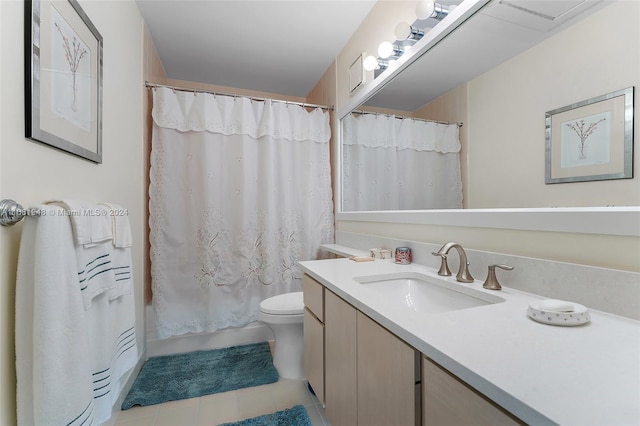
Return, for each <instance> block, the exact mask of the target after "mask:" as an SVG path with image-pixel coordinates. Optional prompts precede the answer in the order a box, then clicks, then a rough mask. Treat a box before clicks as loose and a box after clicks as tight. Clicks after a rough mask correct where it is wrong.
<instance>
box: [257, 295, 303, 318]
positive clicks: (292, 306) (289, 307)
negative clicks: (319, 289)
mask: <svg viewBox="0 0 640 426" xmlns="http://www.w3.org/2000/svg"><path fill="white" fill-rule="evenodd" d="M260 310H261V311H262V312H264V313H265V314H272V315H297V314H301V313H303V312H304V301H303V300H302V292H301V291H298V292H295V293H285V294H280V295H278V296H273V297H270V298H268V299H265V300H263V301H262V302H260Z"/></svg>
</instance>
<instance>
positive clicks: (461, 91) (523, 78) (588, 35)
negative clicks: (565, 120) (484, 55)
mask: <svg viewBox="0 0 640 426" xmlns="http://www.w3.org/2000/svg"><path fill="white" fill-rule="evenodd" d="M399 3H400V4H396V3H395V2H384V1H382V2H379V4H378V5H376V7H375V8H374V9H373V10H372V12H371V14H370V16H371V15H374V14H375V12H378V11H381V10H382V9H383V8H384V9H385V13H382V14H381V15H377V14H376V15H375V17H374V18H372V19H371V20H369V17H368V18H367V21H366V22H365V23H363V26H362V27H361V28H360V29H358V30H357V31H356V33H355V34H354V37H353V38H352V39H351V40H350V41H349V43H348V44H347V46H345V48H344V49H343V51H342V52H341V53H340V55H339V56H338V58H339V61H338V68H337V72H338V75H337V80H338V85H337V87H338V91H339V92H338V96H337V99H338V103H339V104H340V105H341V106H344V105H345V104H346V102H348V100H349V94H348V90H347V89H346V87H347V86H346V81H347V80H346V76H347V75H348V74H347V72H348V67H349V65H350V64H351V62H352V61H353V58H352V57H355V56H354V55H355V54H356V52H359V51H367V49H368V50H369V51H370V52H375V51H374V50H373V49H374V48H375V46H377V44H378V43H380V42H381V41H382V40H384V37H385V36H386V35H385V34H383V33H382V31H384V29H385V28H391V31H392V30H393V27H394V26H395V24H396V23H397V22H398V21H400V20H403V19H405V20H407V18H399V17H400V16H406V15H407V13H413V7H411V8H409V9H410V10H409V11H408V12H407V6H406V5H404V4H402V3H403V2H399ZM412 4H413V5H415V2H412ZM389 9H393V10H389ZM385 16H386V17H387V18H385ZM639 19H640V3H638V2H635V1H634V2H628V1H624V0H622V1H619V2H616V3H614V4H612V5H609V6H607V7H605V8H604V9H603V10H600V11H598V12H597V13H595V14H594V15H592V16H590V17H587V18H586V19H585V20H584V21H583V22H580V23H578V24H577V25H576V26H575V27H573V28H569V29H568V30H565V31H564V32H563V33H561V34H559V35H557V36H555V37H554V38H553V39H550V40H548V41H546V42H544V43H543V44H541V45H540V46H537V47H534V48H533V49H531V50H529V51H527V52H524V53H523V54H521V55H519V56H518V57H516V58H514V59H512V60H511V61H509V62H507V63H505V64H503V65H502V66H499V67H497V68H496V69H494V70H491V71H489V72H487V73H486V74H484V75H482V76H480V77H478V78H476V79H474V80H472V81H471V82H469V83H468V85H466V86H461V87H458V88H457V89H455V90H454V91H452V92H450V93H448V94H446V95H445V96H444V98H443V99H440V100H437V101H436V104H434V105H432V106H426V107H425V110H430V114H434V115H432V116H431V117H430V118H434V119H441V120H446V121H464V123H465V131H466V132H467V137H468V138H469V139H468V147H467V149H468V150H469V155H468V158H470V159H472V160H464V161H463V162H462V164H463V168H465V167H466V168H467V176H466V177H464V179H465V181H464V182H466V183H467V184H468V185H469V187H470V192H471V194H472V195H471V196H468V195H467V194H465V203H466V204H465V205H466V206H469V207H476V208H479V207H485V206H487V205H489V203H490V201H491V203H494V205H495V203H499V202H501V199H502V197H501V194H504V193H505V191H507V192H508V193H510V194H511V193H514V194H515V195H516V196H520V197H521V199H520V201H518V203H519V206H525V205H527V204H528V201H527V200H526V198H528V197H529V196H531V195H533V196H536V197H539V198H541V199H542V200H543V201H544V205H547V206H550V205H559V204H560V202H559V201H560V200H563V199H564V198H567V197H570V198H572V199H573V201H572V203H571V204H572V205H574V206H577V205H582V206H585V205H606V204H616V205H622V204H624V205H629V204H631V205H640V181H639V179H638V177H636V178H635V179H632V180H617V181H610V182H588V183H574V184H558V185H554V188H552V189H551V191H552V195H550V196H546V195H540V192H541V190H542V189H546V186H545V185H544V113H545V112H546V111H549V110H552V109H555V108H559V107H561V106H564V105H567V104H569V103H572V102H577V101H580V100H584V99H588V98H590V97H593V96H598V95H601V94H604V93H608V92H610V91H613V90H618V89H622V88H625V87H629V86H639V85H640V66H639V62H638V52H640V33H639V32H638V28H639V27H640V26H639V24H640V21H639ZM376 27H377V28H378V32H376V31H375V30H374V28H376ZM367 35H369V36H370V37H371V39H372V40H371V42H367V41H366V40H364V38H366V37H367ZM567 43H571V44H572V45H577V46H579V47H578V48H577V49H576V48H573V47H572V49H567V48H566V45H567ZM340 58H342V61H340ZM465 93H466V100H465V96H464V95H465ZM636 97H637V96H636ZM465 102H466V103H467V105H464V103H465ZM434 111H437V112H434ZM422 112H425V111H422ZM465 112H466V113H467V114H468V116H467V118H466V119H463V118H458V117H457V116H456V114H464V113H465ZM436 114H438V115H436ZM421 115H422V114H421ZM635 115H636V122H635V124H636V126H635V127H636V129H637V128H638V127H637V125H638V119H637V116H638V114H637V112H636V114H635ZM636 133H637V132H636ZM471 135H473V137H471ZM636 138H637V136H636ZM475 140H481V141H482V143H485V142H486V141H492V142H493V147H492V148H488V149H486V148H484V145H483V146H481V145H480V144H477V145H474V141H475ZM478 150H480V151H482V152H480V153H478V152H477V151H478ZM635 151H636V153H635V160H636V161H635V164H636V175H637V164H640V162H639V161H638V158H639V157H638V155H639V154H640V153H639V152H638V151H640V150H638V149H636V150H635ZM476 156H477V157H476ZM516 160H518V161H516ZM467 161H468V162H467ZM472 161H473V163H472ZM496 164H499V165H500V167H496ZM522 164H527V165H532V166H533V167H531V168H530V169H531V170H532V171H531V172H526V173H530V174H533V175H534V176H533V178H531V177H529V178H531V179H532V182H535V183H533V184H531V185H532V186H531V187H528V186H527V187H523V183H522V182H521V181H520V180H519V179H524V176H523V172H522V167H521V166H522ZM479 172H481V173H479ZM476 173H479V174H480V175H481V177H476ZM469 176H473V178H470V177H469ZM504 177H506V179H505V178H504ZM600 190H602V193H603V194H606V195H605V196H602V197H599V198H597V199H595V198H594V196H593V193H594V192H596V191H600ZM474 191H476V192H478V193H479V194H480V195H478V196H474V195H473V193H474ZM574 193H575V194H577V195H575V196H574ZM565 205H566V204H565ZM336 228H337V230H339V231H344V232H353V233H359V234H367V235H379V236H385V237H394V238H398V239H406V240H410V241H420V242H430V243H435V244H441V243H445V242H447V241H452V240H455V241H458V242H459V243H461V244H462V245H463V246H465V247H469V248H473V249H479V250H486V251H492V252H498V253H509V254H514V255H521V256H531V257H537V258H542V259H551V260H558V261H565V262H571V263H577V264H585V265H593V266H601V267H608V268H616V269H623V270H629V271H640V262H638V258H639V257H640V238H637V237H616V236H606V235H593V234H575V233H573V234H572V233H559V232H535V231H511V230H506V229H498V230H492V229H484V228H470V227H439V226H431V225H415V224H404V223H376V222H358V221H345V220H341V221H337V223H336Z"/></svg>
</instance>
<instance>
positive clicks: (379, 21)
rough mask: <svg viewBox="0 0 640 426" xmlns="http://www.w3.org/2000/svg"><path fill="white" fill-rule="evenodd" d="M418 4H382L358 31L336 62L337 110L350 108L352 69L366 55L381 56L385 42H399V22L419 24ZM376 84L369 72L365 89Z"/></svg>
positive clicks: (385, 0) (383, 0) (392, 0)
mask: <svg viewBox="0 0 640 426" xmlns="http://www.w3.org/2000/svg"><path fill="white" fill-rule="evenodd" d="M416 3H417V2H416V1H404V0H379V1H378V2H377V3H376V4H375V5H374V6H373V8H372V9H371V12H369V15H367V17H366V19H365V20H364V21H363V22H362V24H361V25H360V26H359V27H358V29H356V31H355V32H354V33H353V35H352V36H351V39H350V40H349V42H348V43H347V44H346V45H345V47H344V48H343V49H342V51H341V52H340V54H339V55H338V57H337V58H336V78H337V83H336V84H337V90H338V93H337V97H336V109H337V110H338V111H339V110H340V108H342V107H344V106H346V104H347V103H348V102H349V100H350V98H351V95H350V94H349V67H350V66H351V64H353V62H354V61H355V60H356V59H357V58H358V56H359V55H361V54H363V53H364V54H365V57H366V56H368V55H373V56H376V57H377V56H378V45H379V44H380V43H382V42H383V41H392V40H395V36H394V34H393V32H394V30H395V27H396V24H398V23H399V22H402V21H405V22H413V21H414V20H415V9H416ZM372 80H373V71H369V72H366V76H365V80H364V82H363V85H364V84H366V83H368V82H370V81H372Z"/></svg>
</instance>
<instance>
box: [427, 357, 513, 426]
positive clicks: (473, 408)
mask: <svg viewBox="0 0 640 426" xmlns="http://www.w3.org/2000/svg"><path fill="white" fill-rule="evenodd" d="M422 386H423V392H422V424H423V426H465V425H468V426H482V425H486V426H498V425H521V424H524V423H521V422H520V421H519V420H518V419H516V418H514V417H512V416H511V415H510V414H508V413H507V412H506V411H504V410H503V409H502V408H500V407H498V406H497V405H495V404H494V403H493V402H492V401H490V400H488V399H487V398H485V397H484V396H482V395H481V394H479V393H478V392H476V391H475V390H473V389H472V388H470V387H469V386H467V385H466V384H465V383H463V382H461V381H460V380H459V379H458V378H457V377H455V376H454V375H452V374H451V373H449V372H448V371H446V370H445V369H443V368H442V367H440V366H439V365H437V364H435V363H434V362H433V361H432V360H430V359H429V358H427V357H423V359H422Z"/></svg>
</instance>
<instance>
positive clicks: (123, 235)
mask: <svg viewBox="0 0 640 426" xmlns="http://www.w3.org/2000/svg"><path fill="white" fill-rule="evenodd" d="M101 206H106V207H107V209H108V210H109V212H110V219H111V223H112V233H113V271H114V273H115V286H114V287H112V288H111V289H110V290H109V300H113V299H115V298H118V297H120V296H122V295H125V294H130V293H132V292H133V280H132V273H131V246H132V238H131V224H130V223H129V216H127V215H126V214H124V212H126V211H127V210H126V209H124V208H123V207H122V206H119V205H118V204H112V203H101Z"/></svg>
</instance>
